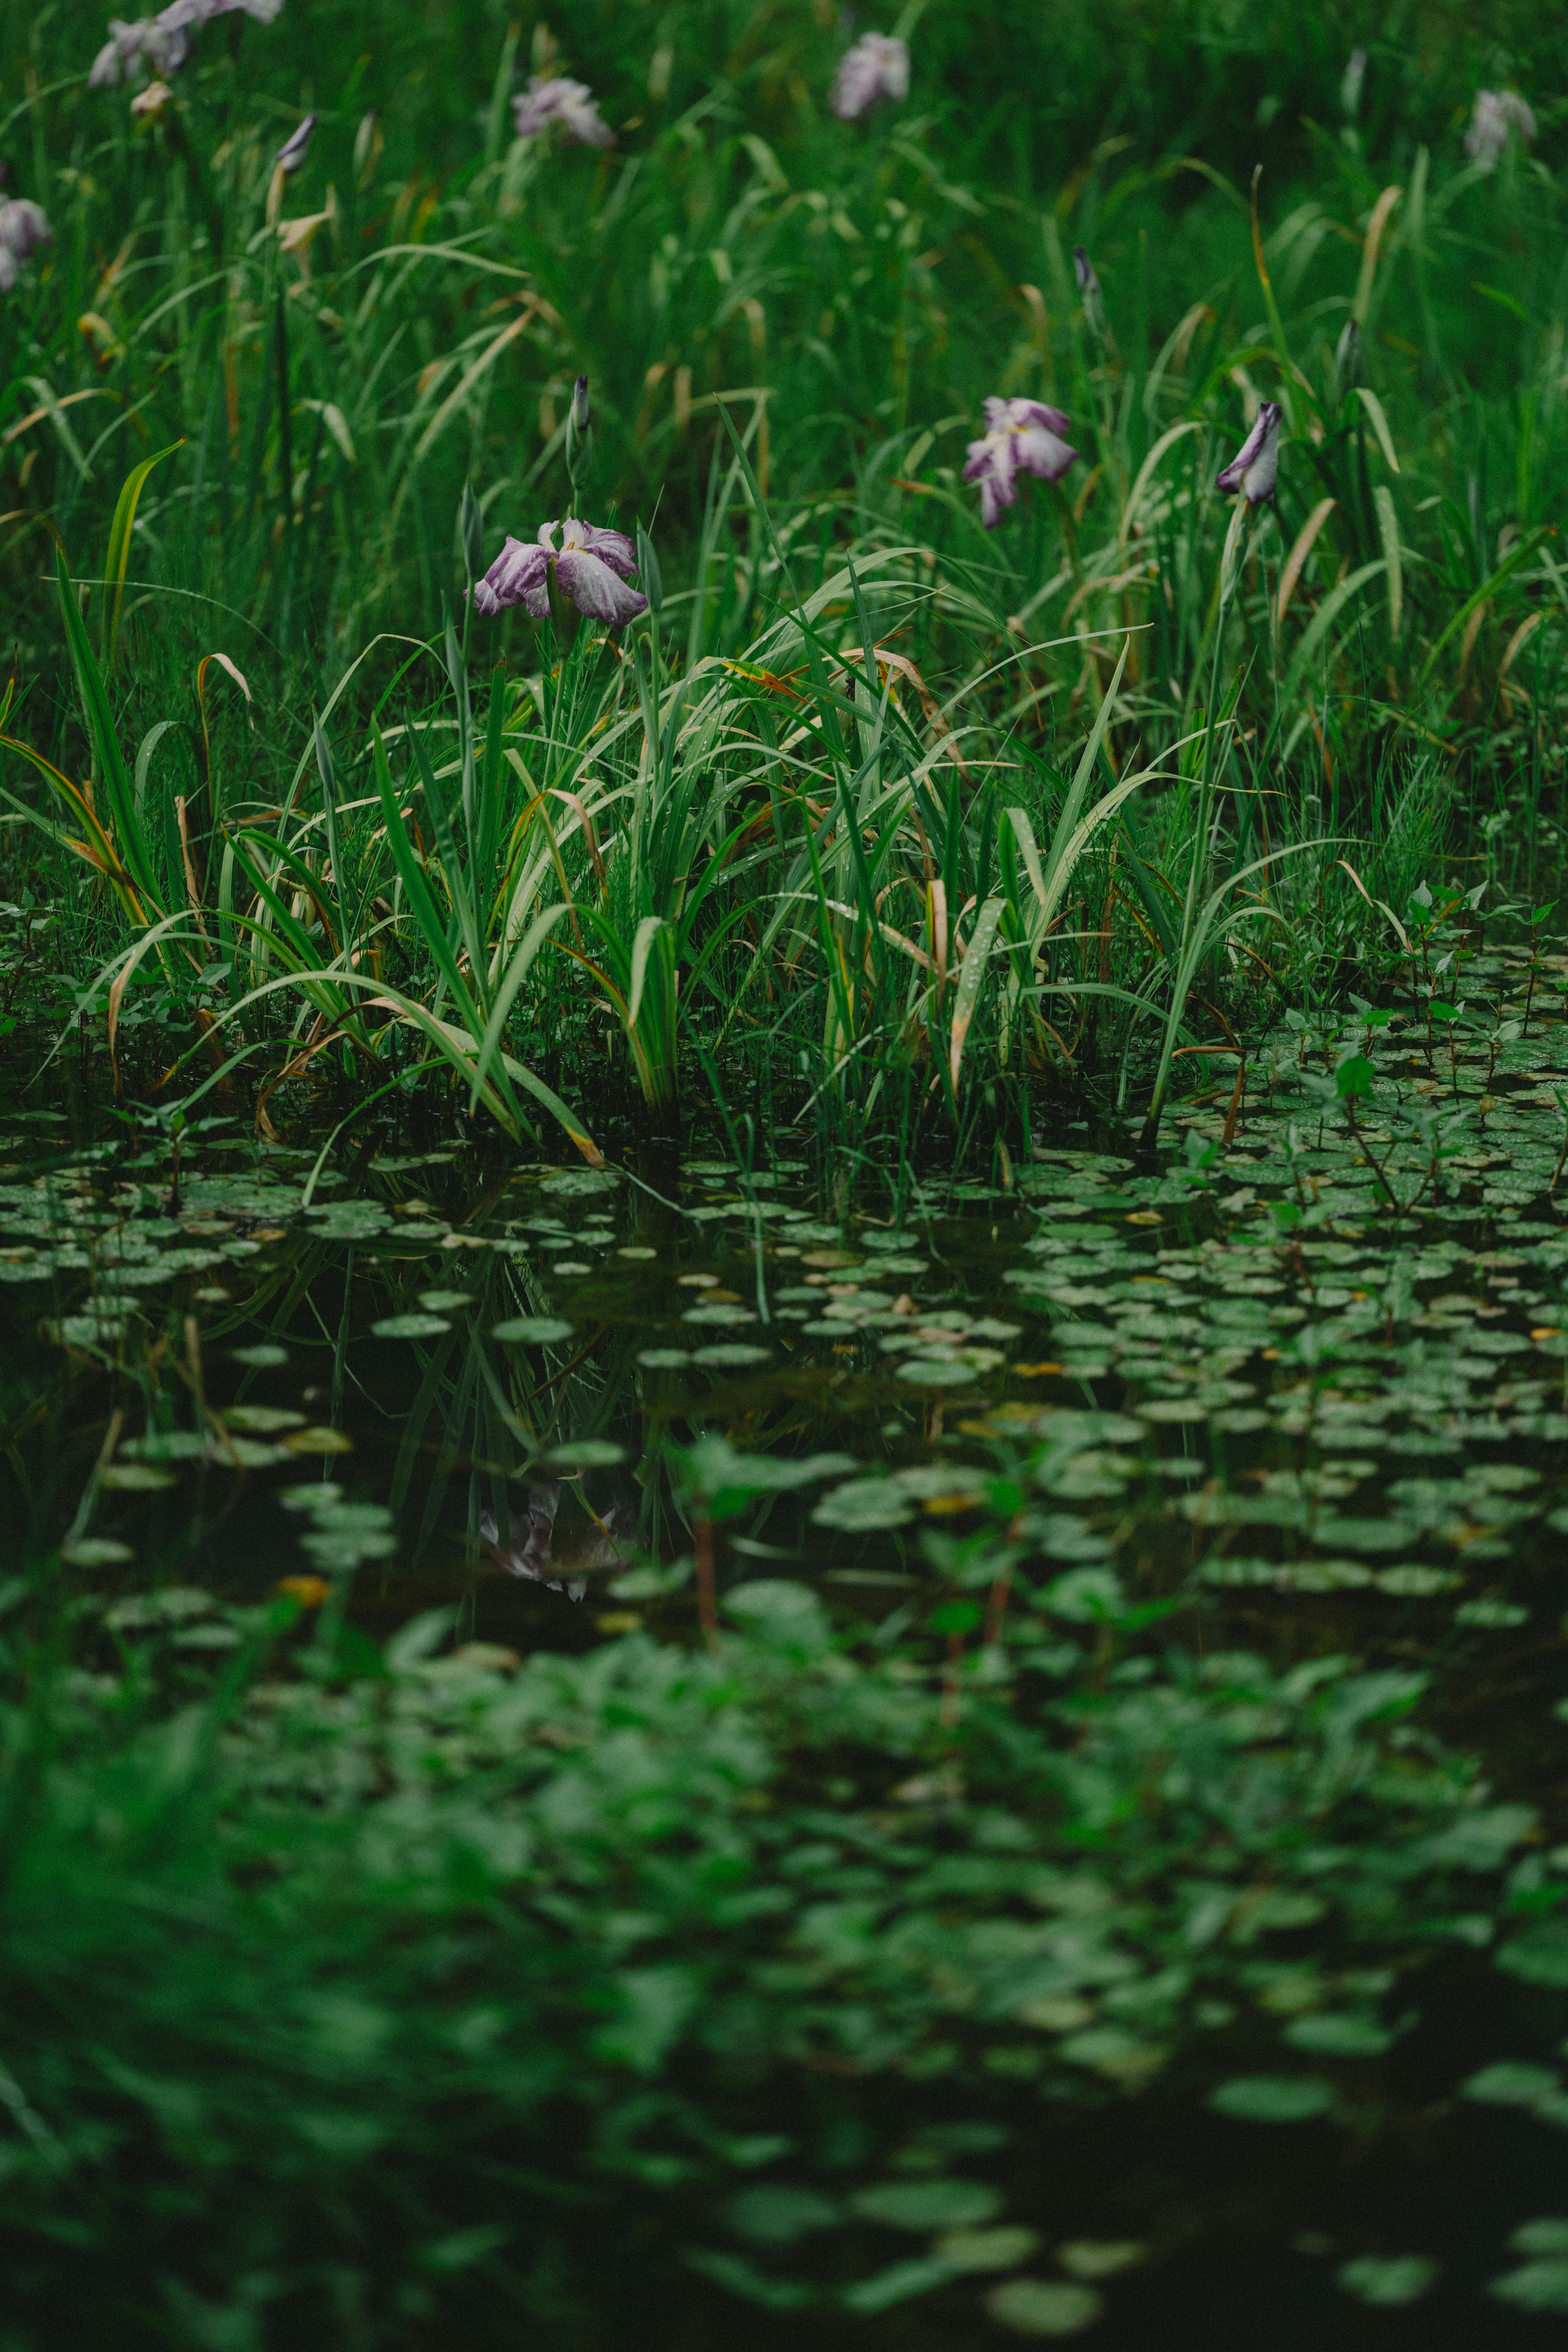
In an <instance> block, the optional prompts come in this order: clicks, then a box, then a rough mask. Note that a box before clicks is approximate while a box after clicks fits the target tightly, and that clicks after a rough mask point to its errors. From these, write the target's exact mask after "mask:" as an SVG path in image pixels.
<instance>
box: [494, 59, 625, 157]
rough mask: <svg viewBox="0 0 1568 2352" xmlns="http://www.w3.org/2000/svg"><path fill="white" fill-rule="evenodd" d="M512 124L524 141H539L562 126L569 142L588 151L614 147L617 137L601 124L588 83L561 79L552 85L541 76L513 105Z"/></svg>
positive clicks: (519, 95) (514, 100)
mask: <svg viewBox="0 0 1568 2352" xmlns="http://www.w3.org/2000/svg"><path fill="white" fill-rule="evenodd" d="M511 114H512V122H513V124H514V126H515V128H516V131H517V135H518V137H519V138H520V139H537V138H538V136H539V134H540V132H541V131H545V130H548V128H549V126H550V125H551V123H552V122H558V123H559V124H560V125H561V128H562V130H563V131H564V132H565V133H566V136H567V138H568V139H569V140H575V141H577V142H579V143H580V144H581V145H582V146H584V147H613V146H614V145H615V143H616V134H615V132H614V131H612V130H611V129H610V126H609V124H608V123H607V122H605V121H601V119H600V115H599V105H598V100H596V99H595V96H594V93H593V91H592V90H591V89H589V87H588V85H587V83H586V82H585V81H571V80H568V79H567V78H566V77H565V76H564V75H558V76H557V77H556V78H555V79H553V80H552V81H544V80H542V79H541V78H540V76H539V75H538V74H535V75H534V77H533V79H532V80H531V82H530V83H529V85H528V88H527V89H526V90H523V91H520V92H519V94H518V95H517V97H516V98H514V99H513V100H512V102H511Z"/></svg>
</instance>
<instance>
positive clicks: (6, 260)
mask: <svg viewBox="0 0 1568 2352" xmlns="http://www.w3.org/2000/svg"><path fill="white" fill-rule="evenodd" d="M53 235H54V231H53V230H52V229H51V228H50V226H49V223H48V216H47V214H46V213H45V211H44V208H43V206H42V205H36V204H34V203H33V202H32V201H31V199H30V198H29V197H26V196H9V197H7V198H6V199H5V202H4V203H0V294H9V292H10V291H11V289H12V287H13V286H15V284H16V278H17V275H18V272H19V271H20V269H21V267H22V264H23V262H24V261H26V258H27V257H28V255H29V254H30V253H32V252H34V251H35V250H36V249H37V247H39V246H40V245H47V244H48V243H49V240H50V238H51V237H52V236H53Z"/></svg>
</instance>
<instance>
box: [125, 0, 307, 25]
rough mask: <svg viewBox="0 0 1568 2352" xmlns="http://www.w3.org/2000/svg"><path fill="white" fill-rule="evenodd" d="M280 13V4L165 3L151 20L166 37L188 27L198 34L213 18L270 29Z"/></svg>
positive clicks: (231, 0) (244, 0) (256, 0)
mask: <svg viewBox="0 0 1568 2352" xmlns="http://www.w3.org/2000/svg"><path fill="white" fill-rule="evenodd" d="M282 13H283V0H169V5H168V6H167V7H166V8H164V9H163V10H161V11H160V13H159V15H158V16H157V17H156V19H155V20H154V21H155V22H156V23H157V24H158V25H159V26H161V27H162V29H163V31H164V32H166V33H175V32H184V30H185V28H186V27H187V26H191V27H193V28H194V29H195V30H197V31H199V30H200V28H201V26H204V25H210V24H211V23H212V20H213V18H214V17H215V16H236V15H238V16H249V17H251V18H253V19H254V21H255V22H256V23H257V24H258V25H270V24H273V23H275V22H276V20H277V19H278V18H279V16H281V15H282Z"/></svg>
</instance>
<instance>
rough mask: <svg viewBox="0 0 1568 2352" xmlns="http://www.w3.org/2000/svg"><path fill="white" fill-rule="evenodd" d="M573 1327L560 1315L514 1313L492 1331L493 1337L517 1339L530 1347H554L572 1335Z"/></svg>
mask: <svg viewBox="0 0 1568 2352" xmlns="http://www.w3.org/2000/svg"><path fill="white" fill-rule="evenodd" d="M572 1329H573V1327H572V1325H571V1324H570V1323H568V1322H566V1321H565V1320H564V1319H563V1317H561V1316H559V1315H514V1316H512V1317H511V1318H510V1321H508V1322H505V1323H498V1324H497V1325H496V1326H495V1328H494V1329H493V1330H492V1331H491V1333H490V1338H491V1339H500V1340H504V1341H507V1342H509V1343H510V1342H512V1341H517V1342H520V1343H521V1345H523V1346H524V1347H529V1348H553V1347H556V1346H558V1345H559V1344H560V1342H561V1341H562V1340H563V1339H570V1338H571V1337H572Z"/></svg>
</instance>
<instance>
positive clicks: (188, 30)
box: [87, 0, 283, 89]
mask: <svg viewBox="0 0 1568 2352" xmlns="http://www.w3.org/2000/svg"><path fill="white" fill-rule="evenodd" d="M282 7H283V0H169V5H168V6H167V7H166V8H163V9H161V10H160V12H159V14H158V15H157V16H138V17H137V19H136V21H135V23H134V24H127V23H125V22H124V21H123V20H122V19H121V17H119V16H111V17H110V20H109V38H108V40H107V41H105V43H104V45H103V47H102V48H101V49H100V51H99V53H98V55H97V57H96V58H94V59H93V61H92V69H91V71H90V72H89V75H88V78H87V86H88V88H89V89H115V88H117V87H118V85H119V84H120V83H121V81H124V80H126V79H129V77H130V75H131V73H132V68H137V67H144V68H146V69H147V71H148V72H149V73H151V74H153V76H154V77H156V78H158V79H162V78H163V76H164V75H165V74H173V73H178V72H179V70H180V68H181V67H182V66H183V65H184V62H185V60H186V58H188V57H189V56H190V53H191V44H190V38H189V37H190V35H191V34H192V33H193V32H199V31H200V30H201V28H202V26H204V25H206V24H210V23H211V21H212V19H213V18H214V17H215V16H231V15H233V14H234V13H235V12H236V11H239V12H241V13H243V14H244V15H245V16H252V17H254V18H255V20H256V22H257V23H258V25H270V24H271V23H272V22H273V20H274V18H276V17H277V16H279V14H280V13H281V10H282Z"/></svg>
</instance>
